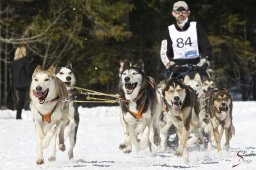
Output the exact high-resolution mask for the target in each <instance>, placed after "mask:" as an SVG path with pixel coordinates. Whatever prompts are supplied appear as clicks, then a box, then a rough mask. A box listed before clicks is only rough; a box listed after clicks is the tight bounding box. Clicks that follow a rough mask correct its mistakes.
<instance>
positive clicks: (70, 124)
mask: <svg viewBox="0 0 256 170" xmlns="http://www.w3.org/2000/svg"><path fill="white" fill-rule="evenodd" d="M55 74H56V77H58V78H59V79H60V80H61V81H62V82H63V83H65V85H66V88H67V90H68V96H69V98H70V99H71V98H72V96H73V95H74V94H73V93H76V91H75V89H74V85H75V83H76V77H75V75H74V73H73V71H72V65H71V64H68V65H67V66H65V67H57V68H56V69H55ZM78 125H79V113H78V106H77V104H76V103H74V102H73V101H72V100H71V101H70V102H69V110H68V119H67V121H66V122H64V123H63V124H62V126H63V127H62V128H64V129H65V131H64V138H65V139H66V137H67V136H68V138H69V142H70V148H69V151H68V157H69V159H72V158H73V157H74V154H73V149H74V146H75V144H76V139H77V130H78Z"/></svg>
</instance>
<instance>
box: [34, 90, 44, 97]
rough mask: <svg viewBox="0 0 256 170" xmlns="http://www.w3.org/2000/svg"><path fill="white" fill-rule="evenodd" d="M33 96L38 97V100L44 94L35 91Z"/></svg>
mask: <svg viewBox="0 0 256 170" xmlns="http://www.w3.org/2000/svg"><path fill="white" fill-rule="evenodd" d="M33 95H34V96H36V97H38V98H40V97H43V95H44V92H42V91H35V90H33Z"/></svg>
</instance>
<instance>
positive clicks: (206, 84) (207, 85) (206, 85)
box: [202, 78, 216, 93]
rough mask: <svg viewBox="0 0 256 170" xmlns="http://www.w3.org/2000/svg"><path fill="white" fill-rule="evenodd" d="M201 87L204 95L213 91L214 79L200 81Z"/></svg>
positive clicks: (214, 86)
mask: <svg viewBox="0 0 256 170" xmlns="http://www.w3.org/2000/svg"><path fill="white" fill-rule="evenodd" d="M202 87H203V91H204V93H207V92H208V91H211V90H213V89H214V88H216V84H215V82H214V79H212V78H207V79H204V80H202Z"/></svg>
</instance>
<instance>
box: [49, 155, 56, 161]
mask: <svg viewBox="0 0 256 170" xmlns="http://www.w3.org/2000/svg"><path fill="white" fill-rule="evenodd" d="M55 160H56V157H55V156H51V157H49V158H48V161H50V162H52V161H55Z"/></svg>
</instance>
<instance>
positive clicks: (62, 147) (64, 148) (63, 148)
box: [59, 144, 66, 152]
mask: <svg viewBox="0 0 256 170" xmlns="http://www.w3.org/2000/svg"><path fill="white" fill-rule="evenodd" d="M59 149H60V150H61V151H62V152H64V151H65V150H66V146H65V144H60V145H59Z"/></svg>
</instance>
